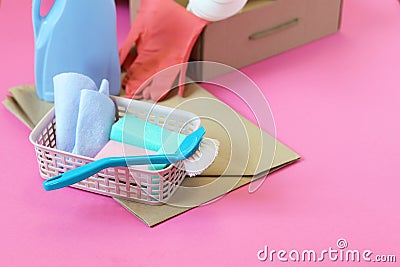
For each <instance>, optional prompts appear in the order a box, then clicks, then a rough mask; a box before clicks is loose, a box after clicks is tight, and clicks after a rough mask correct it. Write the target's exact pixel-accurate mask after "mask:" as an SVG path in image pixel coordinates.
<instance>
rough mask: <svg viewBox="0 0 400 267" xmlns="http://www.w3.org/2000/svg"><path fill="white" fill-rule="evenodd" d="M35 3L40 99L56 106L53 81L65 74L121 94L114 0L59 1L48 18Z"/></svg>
mask: <svg viewBox="0 0 400 267" xmlns="http://www.w3.org/2000/svg"><path fill="white" fill-rule="evenodd" d="M41 2H42V0H33V6H32V21H33V29H34V36H35V80H36V92H37V94H38V96H39V98H40V99H42V100H45V101H48V102H53V101H54V87H53V77H54V76H55V75H56V74H59V73H63V72H77V73H81V74H84V75H86V76H89V77H90V78H92V79H93V81H95V83H96V84H97V86H100V83H101V81H102V79H107V80H108V81H109V82H110V94H112V95H118V94H119V92H120V81H121V80H120V75H121V73H120V65H119V57H118V45H117V37H116V36H117V33H116V8H115V3H114V0H83V1H82V0H55V1H54V3H53V6H52V7H51V9H50V11H49V12H48V13H47V15H46V16H41V15H40V5H41Z"/></svg>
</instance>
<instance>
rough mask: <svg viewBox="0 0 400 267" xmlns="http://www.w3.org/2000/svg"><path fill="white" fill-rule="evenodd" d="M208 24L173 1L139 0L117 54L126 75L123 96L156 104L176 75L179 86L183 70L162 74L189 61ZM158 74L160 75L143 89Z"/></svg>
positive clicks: (182, 86)
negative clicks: (129, 28)
mask: <svg viewBox="0 0 400 267" xmlns="http://www.w3.org/2000/svg"><path fill="white" fill-rule="evenodd" d="M208 23H209V21H207V20H204V19H201V18H199V17H197V16H196V15H194V14H192V13H190V12H188V11H187V10H186V9H185V8H184V7H182V6H180V5H179V4H177V3H176V2H175V1H173V0H141V4H140V8H139V10H138V13H137V16H136V18H135V20H134V23H133V25H132V27H131V30H130V32H129V35H128V37H127V39H126V40H125V42H124V44H123V45H122V47H121V49H120V51H119V54H120V60H121V66H122V67H123V68H125V70H126V72H127V73H126V76H125V78H124V80H123V82H122V85H123V86H125V89H126V96H127V97H130V98H135V99H140V98H145V99H150V98H151V99H152V100H154V101H159V100H162V99H163V98H164V97H165V96H166V95H167V93H168V92H169V91H170V90H171V86H172V84H173V82H174V81H175V80H176V77H177V75H180V76H179V83H181V82H183V81H184V80H185V76H186V68H185V67H181V68H177V67H174V68H170V69H168V70H166V71H163V70H165V69H167V68H168V67H171V66H174V65H176V64H181V63H185V62H187V61H188V60H189V56H190V53H191V51H192V48H193V45H194V43H195V42H196V40H197V38H198V36H199V34H200V33H201V31H202V30H203V28H204V27H205V26H206V25H207V24H208ZM133 48H135V49H133ZM183 65H187V64H183ZM160 71H163V72H162V73H161V74H160V75H157V76H155V77H154V78H153V79H152V80H151V81H148V82H147V83H146V84H145V85H143V84H144V82H145V81H146V80H148V79H149V78H150V77H151V76H153V75H154V74H156V73H157V72H160ZM142 85H143V86H142ZM183 91H184V85H180V86H179V95H180V96H183Z"/></svg>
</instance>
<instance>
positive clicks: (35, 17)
mask: <svg viewBox="0 0 400 267" xmlns="http://www.w3.org/2000/svg"><path fill="white" fill-rule="evenodd" d="M41 5H42V0H33V4H32V23H33V32H34V34H35V39H36V38H37V37H38V35H39V31H40V27H41V26H42V22H43V19H44V17H42V16H41V15H40V6H41Z"/></svg>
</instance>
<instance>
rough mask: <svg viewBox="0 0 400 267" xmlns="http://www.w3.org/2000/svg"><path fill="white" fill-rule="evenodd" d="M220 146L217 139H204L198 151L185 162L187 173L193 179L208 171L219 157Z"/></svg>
mask: <svg viewBox="0 0 400 267" xmlns="http://www.w3.org/2000/svg"><path fill="white" fill-rule="evenodd" d="M219 144H220V143H219V141H218V140H216V139H211V138H206V137H203V139H202V140H201V142H200V144H199V147H198V149H197V151H196V152H195V153H193V154H192V155H191V156H190V157H188V158H187V159H185V160H184V161H183V164H184V166H185V169H186V173H187V174H188V175H189V176H190V177H193V176H196V175H199V174H201V173H202V172H203V171H204V170H205V169H207V168H208V167H209V166H210V165H211V164H212V163H213V162H214V160H215V158H216V157H217V155H218V150H219Z"/></svg>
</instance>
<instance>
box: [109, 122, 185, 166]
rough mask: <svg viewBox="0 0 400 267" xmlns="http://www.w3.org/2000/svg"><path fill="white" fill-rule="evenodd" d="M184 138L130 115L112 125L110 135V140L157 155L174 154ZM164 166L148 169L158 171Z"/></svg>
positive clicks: (182, 135) (181, 135)
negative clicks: (153, 152) (154, 152)
mask: <svg viewBox="0 0 400 267" xmlns="http://www.w3.org/2000/svg"><path fill="white" fill-rule="evenodd" d="M185 138H186V135H184V134H178V133H176V132H172V131H169V130H167V129H165V128H162V127H160V126H158V125H156V124H153V123H150V122H147V121H145V120H141V119H139V118H137V117H135V116H132V115H125V116H124V117H122V118H120V119H119V120H118V121H117V122H116V123H114V125H113V126H112V128H111V134H110V139H111V140H114V141H118V142H121V143H124V144H128V145H132V146H137V147H141V148H144V149H147V150H151V151H156V152H157V154H172V153H175V152H176V151H177V150H178V148H179V145H180V144H181V143H182V141H183V140H184V139H185ZM166 166H167V165H165V164H155V165H152V166H150V167H149V169H153V170H160V169H163V168H165V167H166Z"/></svg>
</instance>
